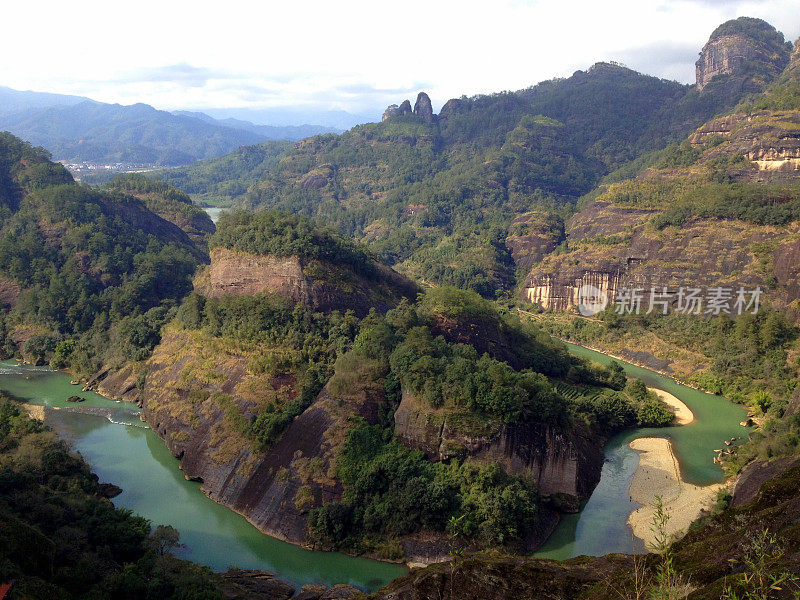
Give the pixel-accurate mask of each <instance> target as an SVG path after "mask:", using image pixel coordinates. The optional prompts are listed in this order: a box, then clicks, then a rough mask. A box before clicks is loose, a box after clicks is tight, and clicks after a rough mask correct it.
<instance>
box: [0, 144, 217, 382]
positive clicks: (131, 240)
mask: <svg viewBox="0 0 800 600" xmlns="http://www.w3.org/2000/svg"><path fill="white" fill-rule="evenodd" d="M164 191H165V190H161V192H164ZM130 192H131V188H130V186H128V188H127V189H126V190H125V191H122V189H121V188H119V187H118V188H117V189H110V190H108V191H97V190H92V189H89V188H87V187H82V186H80V185H78V184H76V183H75V182H73V180H72V177H71V176H70V174H69V173H68V172H67V171H66V170H65V169H64V168H63V167H62V166H61V165H59V164H56V163H53V162H50V160H49V154H48V153H47V152H46V151H44V150H43V149H41V148H33V147H32V146H30V145H29V144H27V143H25V142H22V141H21V140H19V139H17V138H15V137H13V136H12V135H10V134H7V133H5V134H2V135H0V211H2V222H1V223H0V304H2V311H1V312H0V332H1V333H2V339H3V342H2V343H3V354H4V355H5V356H8V355H10V354H12V353H16V352H20V353H22V355H23V356H25V357H26V358H28V359H30V360H32V361H34V362H43V361H45V360H46V361H51V360H52V362H53V364H54V365H56V366H59V367H66V366H70V367H71V368H72V369H74V370H75V371H76V372H78V373H80V374H83V375H88V374H91V373H93V372H95V371H96V370H98V369H99V368H100V367H101V366H102V365H103V364H105V363H106V362H107V361H109V360H116V361H118V362H119V361H123V360H126V359H131V358H133V359H137V358H141V357H142V356H143V355H146V354H147V353H148V352H149V351H150V350H151V349H152V347H153V346H154V345H155V344H156V343H157V342H158V339H159V329H160V327H161V325H162V324H163V323H164V322H165V321H166V320H167V318H168V315H169V314H170V311H171V310H172V309H174V307H175V306H176V304H177V302H178V301H179V300H180V299H181V298H182V297H183V296H184V295H185V294H187V293H188V292H189V291H190V290H191V276H192V274H193V273H194V270H195V267H196V266H197V265H198V264H199V263H201V262H204V261H207V260H208V259H207V256H206V254H205V253H204V252H203V251H202V250H200V249H198V247H197V246H195V244H194V243H193V242H192V240H191V239H190V237H189V236H188V235H187V234H186V233H185V232H184V231H183V230H181V229H180V228H179V227H178V226H176V225H174V224H173V223H171V222H170V221H168V220H165V219H164V218H162V217H160V216H158V215H157V214H156V213H155V212H152V211H150V210H149V209H148V208H147V206H146V205H145V202H143V201H142V200H139V199H138V198H136V197H134V196H133V195H131V193H130ZM167 196H171V197H172V200H170V199H168V198H165V197H164V196H162V197H161V199H160V200H159V199H157V198H155V197H150V198H149V199H148V200H147V202H148V203H149V204H150V205H151V206H153V207H154V208H155V209H156V210H158V211H159V212H162V213H164V214H165V215H166V214H167V213H171V212H173V211H174V208H173V207H174V202H176V200H175V199H176V198H177V202H178V204H180V205H181V206H184V205H185V206H186V209H185V210H187V211H191V208H190V207H189V206H188V205H186V204H185V203H186V198H185V197H183V196H181V194H180V193H179V192H177V191H173V193H171V194H169V193H167ZM181 200H183V202H181ZM170 203H173V204H170ZM202 218H203V219H205V220H206V221H208V218H207V217H206V216H205V215H202ZM208 224H209V225H211V224H210V222H209V223H208ZM211 227H213V225H212V226H211Z"/></svg>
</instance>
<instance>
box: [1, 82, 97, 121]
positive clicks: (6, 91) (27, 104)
mask: <svg viewBox="0 0 800 600" xmlns="http://www.w3.org/2000/svg"><path fill="white" fill-rule="evenodd" d="M87 100H89V98H84V97H83V96H67V95H65V94H48V93H44V92H23V91H20V90H12V89H11V88H8V87H4V86H0V118H2V117H4V116H6V115H12V114H14V113H19V112H22V111H26V110H31V109H34V108H45V107H49V106H70V105H73V104H78V103H79V102H85V101H87Z"/></svg>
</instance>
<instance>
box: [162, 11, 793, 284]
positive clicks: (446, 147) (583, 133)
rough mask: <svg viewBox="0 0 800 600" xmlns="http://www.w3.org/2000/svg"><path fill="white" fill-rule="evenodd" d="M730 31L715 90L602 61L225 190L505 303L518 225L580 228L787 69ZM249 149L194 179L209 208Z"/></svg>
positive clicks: (323, 139)
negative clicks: (634, 169)
mask: <svg viewBox="0 0 800 600" xmlns="http://www.w3.org/2000/svg"><path fill="white" fill-rule="evenodd" d="M726 27H727V29H722V30H720V31H719V32H716V33H715V36H716V37H713V36H712V39H711V40H710V41H709V44H708V45H707V46H706V52H705V54H704V56H705V57H706V58H705V59H703V60H706V61H707V62H708V64H709V65H713V69H712V68H711V67H710V66H709V67H707V66H704V65H705V63H703V64H702V65H700V64H699V66H698V70H699V73H700V75H699V77H700V80H701V81H702V82H703V83H704V85H702V86H701V85H698V86H692V87H690V86H684V85H680V84H678V83H675V82H670V81H665V80H660V79H657V78H654V77H649V76H647V75H643V74H640V73H636V72H634V71H631V70H629V69H626V68H625V67H622V66H620V65H616V64H609V63H598V64H596V65H594V66H593V67H592V68H590V69H588V70H587V71H585V72H584V71H578V72H576V73H575V74H574V75H572V76H571V77H569V78H566V79H558V80H552V81H547V82H543V83H540V84H538V85H536V86H533V87H531V88H528V89H525V90H521V91H518V92H513V93H511V92H506V93H501V94H493V95H487V96H478V97H473V98H460V99H453V100H450V101H448V102H447V103H446V104H445V105H444V106H443V107H442V109H441V111H440V113H439V114H438V115H435V114H433V112H432V110H431V107H430V100H429V99H428V98H427V96H426V95H425V94H424V93H422V94H420V96H419V98H418V99H417V102H416V105H415V106H414V107H412V106H411V103H410V102H408V101H406V102H404V103H403V104H401V105H400V106H393V107H390V108H389V109H387V112H386V113H385V114H384V119H383V121H382V122H381V123H372V124H366V125H360V126H357V127H355V128H353V129H352V130H350V131H348V132H346V133H344V134H342V135H339V136H336V135H326V136H317V137H314V138H309V139H306V140H303V141H302V142H300V143H298V144H297V145H296V147H295V148H294V149H292V150H289V151H288V152H287V153H286V155H285V156H281V157H279V159H278V160H277V163H275V162H273V163H270V164H266V163H265V164H262V165H258V166H257V167H255V168H254V169H253V170H250V169H249V168H248V167H244V168H242V169H241V170H242V171H245V173H244V174H243V176H242V177H235V178H233V180H232V181H230V182H225V184H224V185H225V186H226V189H227V190H230V191H229V192H228V193H226V194H225V199H226V200H228V199H233V200H234V201H236V202H237V203H238V204H239V205H241V206H243V207H245V208H247V209H251V210H259V209H267V208H278V209H281V210H285V211H289V212H293V213H298V214H302V215H305V216H309V217H315V218H318V219H320V220H323V221H325V222H327V223H331V224H334V225H336V226H337V227H338V228H339V229H340V230H341V231H342V232H343V233H345V234H346V235H351V236H354V237H356V238H357V239H359V240H362V241H363V242H365V243H366V244H367V245H368V246H369V247H370V248H371V249H372V250H373V251H374V252H375V253H376V254H377V255H378V256H379V257H381V259H382V260H384V261H385V262H387V263H389V264H392V265H395V266H396V268H398V269H399V270H400V271H401V272H403V273H405V274H407V275H408V276H411V277H412V278H415V279H417V280H424V281H427V282H431V283H435V284H450V285H457V286H459V287H466V288H470V289H474V290H476V291H478V292H479V293H481V294H482V295H484V296H486V297H495V296H496V295H497V294H500V293H503V291H508V290H510V289H513V287H514V285H515V283H516V274H515V269H516V266H517V265H516V264H515V258H516V257H514V256H513V253H511V252H509V249H508V246H507V244H506V238H507V237H508V233H509V227H510V226H511V224H512V221H514V219H517V218H521V215H525V214H527V213H531V212H532V211H545V212H550V213H554V214H555V215H556V216H557V217H559V216H560V217H562V218H564V217H568V216H569V215H570V214H571V212H572V211H574V209H575V207H576V205H577V202H578V199H579V198H581V197H582V196H584V195H585V194H587V193H589V192H591V191H592V190H593V189H595V187H596V186H597V185H598V183H599V182H600V181H601V179H602V178H603V177H604V176H606V175H608V174H609V173H611V172H614V171H617V170H618V169H620V168H622V167H623V166H625V165H628V164H629V163H630V161H632V160H633V159H635V158H637V157H640V156H642V155H645V154H647V153H649V152H653V151H656V150H659V149H661V148H663V147H665V146H667V145H668V144H669V143H671V142H675V141H678V140H680V139H682V138H683V137H684V136H685V135H687V134H688V133H690V132H691V131H692V130H694V129H695V128H696V127H697V126H699V125H700V124H702V123H703V122H704V121H706V120H707V119H709V118H710V117H712V116H713V115H715V114H717V113H719V112H721V111H724V110H727V109H730V108H731V107H733V106H734V105H736V104H737V103H738V102H740V101H741V100H742V99H743V98H745V97H746V96H747V94H748V93H750V92H752V91H757V90H758V89H761V88H759V85H760V86H761V87H762V88H763V85H764V84H766V82H767V81H770V80H771V79H770V78H774V77H775V76H776V75H777V74H778V73H780V72H781V71H782V69H783V67H785V65H786V63H787V62H788V58H789V57H788V47H787V45H786V44H784V43H783V38H782V35H781V34H780V33H778V32H777V31H775V29H774V28H773V27H771V26H770V25H768V24H766V23H763V22H760V21H759V22H758V23H751V22H750V21H746V22H745V21H741V22H740V21H736V22H733V24H730V25H727V26H726ZM723 34H724V35H723ZM723 38H724V39H725V40H733V41H737V40H738V42H739V46H735V45H734V46H735V47H737V48H739V50H741V52H744V54H745V55H747V56H748V60H749V62H747V64H746V65H744V64H742V63H741V61H739V62H737V61H736V60H733V59H730V60H728V58H726V57H727V54H725V53H726V52H727V50H726V49H725V48H723V47H718V46H719V43H721V42H719V40H721V39H723ZM718 42H719V43H718ZM714 53H716V54H714ZM712 55H713V56H718V57H719V60H718V61H716V62H715V60H716V59H714V58H713V56H712ZM737 56H738V54H737ZM744 71H747V73H746V74H745V73H744ZM743 77H744V78H745V79H747V81H749V82H751V83H749V84H747V85H745V84H743V83H742V81H743V79H742V78H743ZM734 79H735V80H736V81H738V82H739V83H738V84H736V85H733V84H731V83H730V82H731V81H733V80H734ZM241 152H242V151H240V155H239V156H231V157H225V158H224V159H220V162H219V163H214V162H213V161H212V162H210V163H206V164H205V165H203V167H202V168H200V172H198V171H195V172H194V173H191V174H190V173H189V172H188V171H184V173H185V174H186V176H187V177H184V175H181V179H182V180H183V183H185V184H187V185H189V186H191V189H192V190H193V193H199V194H205V195H203V196H201V197H209V196H208V195H209V194H213V193H214V192H213V189H214V186H219V185H220V184H221V183H220V181H219V178H215V179H212V180H210V181H209V180H207V179H206V181H207V183H201V182H202V181H203V179H204V178H203V175H202V173H204V172H209V171H214V170H220V171H221V167H222V165H223V164H231V163H233V164H236V163H237V162H244V161H245V160H246V157H245V155H244V154H241ZM223 161H224V162H223ZM215 164H217V165H219V166H215ZM249 164H252V163H249ZM258 170H261V173H258ZM257 174H258V175H259V180H258V181H256V182H253V178H254V176H255V175H257ZM171 181H173V182H175V183H180V182H179V181H178V180H177V179H172V180H171ZM246 186H247V187H248V189H247V191H246V192H243V191H242V189H243V188H244V187H246ZM517 229H519V228H518V227H517ZM559 241H560V240H557V241H556V243H558V242H559Z"/></svg>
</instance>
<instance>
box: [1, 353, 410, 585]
mask: <svg viewBox="0 0 800 600" xmlns="http://www.w3.org/2000/svg"><path fill="white" fill-rule="evenodd" d="M0 389H2V390H3V391H5V392H8V393H9V394H12V395H14V396H16V397H18V398H21V399H23V400H25V401H26V402H29V403H31V404H39V405H45V406H52V407H63V408H65V409H64V410H54V411H48V416H47V423H48V425H51V426H52V427H53V428H54V429H55V430H56V431H57V432H58V433H59V434H60V435H62V436H63V437H66V438H67V439H69V440H70V441H71V442H72V443H73V445H74V447H75V449H76V450H78V451H79V452H80V453H81V454H82V455H83V457H84V458H85V459H86V461H87V462H88V463H89V464H90V465H91V467H92V470H93V471H94V472H95V473H97V475H98V476H99V477H100V481H103V482H111V483H114V484H116V485H118V486H120V487H121V488H122V489H123V492H122V494H120V495H119V496H117V497H116V498H114V504H115V505H116V506H119V507H123V508H129V509H131V510H132V511H133V512H135V513H137V514H139V515H141V516H143V517H146V518H148V519H150V520H151V521H152V522H153V523H154V524H157V525H158V524H166V525H172V526H173V527H175V528H177V529H178V530H179V531H180V533H181V542H182V543H183V544H185V545H186V547H185V548H184V549H182V550H181V551H180V552H179V553H178V554H179V556H181V557H182V558H186V559H189V560H193V561H196V562H199V563H203V564H205V565H208V566H209V567H211V568H212V569H214V570H216V571H222V570H225V569H227V568H228V567H230V566H237V567H241V568H244V569H267V570H269V571H272V572H274V573H277V574H279V575H280V577H281V578H282V579H285V580H287V581H289V582H290V583H292V584H293V585H295V586H300V585H303V584H306V583H324V584H326V585H333V584H335V583H349V584H352V585H355V586H357V587H360V588H362V589H366V590H374V589H376V588H378V587H380V586H381V585H384V584H386V583H388V582H389V581H391V580H392V579H395V578H396V577H399V576H400V575H402V574H404V573H405V572H406V571H407V569H406V568H405V567H402V566H400V565H395V564H389V563H383V562H378V561H373V560H368V559H365V558H356V557H352V556H347V555H345V554H340V553H336V552H311V551H309V550H303V549H302V548H299V547H297V546H294V545H292V544H288V543H286V542H282V541H280V540H276V539H274V538H271V537H268V536H266V535H264V534H262V533H261V532H260V531H258V530H257V529H256V528H255V527H253V526H252V525H250V523H248V522H247V521H246V520H245V519H244V517H241V516H240V515H238V514H236V513H235V512H233V511H231V510H229V509H228V508H225V507H224V506H222V505H220V504H217V503H216V502H214V501H213V500H210V499H209V498H207V497H206V496H205V495H203V493H202V492H201V491H200V484H198V483H194V482H191V481H187V480H186V479H184V477H183V472H182V471H181V470H180V469H179V468H178V461H177V460H176V459H175V458H174V457H173V456H172V455H171V454H170V452H169V450H167V447H166V445H165V444H164V442H163V441H162V440H161V439H160V438H159V437H158V436H157V435H156V434H155V433H154V432H153V431H152V430H151V429H150V428H149V427H148V426H147V425H146V424H145V423H143V422H142V421H140V420H139V410H138V408H137V407H136V406H135V405H132V404H129V403H126V402H115V401H113V400H109V399H108V398H104V397H103V396H100V395H99V394H95V393H93V392H81V391H80V387H78V386H74V385H71V384H70V382H69V376H67V375H65V374H64V373H59V372H56V371H53V370H52V369H49V368H47V367H32V366H29V365H21V364H18V363H16V362H14V361H5V362H0ZM72 395H77V396H81V397H82V398H85V401H84V402H81V403H80V404H77V405H76V404H72V403H68V402H66V401H65V399H66V398H67V397H69V396H72Z"/></svg>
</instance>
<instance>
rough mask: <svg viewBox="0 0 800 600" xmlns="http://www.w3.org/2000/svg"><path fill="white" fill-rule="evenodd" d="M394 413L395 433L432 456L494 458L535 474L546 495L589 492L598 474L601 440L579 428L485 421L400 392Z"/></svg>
mask: <svg viewBox="0 0 800 600" xmlns="http://www.w3.org/2000/svg"><path fill="white" fill-rule="evenodd" d="M394 419H395V434H396V435H397V437H398V438H399V439H400V440H401V441H402V442H403V443H404V444H406V445H407V446H409V447H411V448H417V449H419V450H422V451H423V452H425V454H427V455H428V457H429V458H431V459H432V460H448V459H451V458H460V459H462V460H463V459H465V458H469V459H471V460H474V461H477V462H482V463H491V462H496V463H498V464H499V465H501V466H502V467H503V469H504V470H505V471H506V472H508V473H511V474H514V475H527V476H530V477H533V478H534V479H535V480H536V481H537V483H538V485H539V488H540V490H541V492H542V494H544V495H551V494H567V495H570V496H574V497H576V498H587V497H588V496H589V495H590V494H591V492H592V490H593V489H594V487H595V486H596V485H597V482H598V481H599V479H600V470H601V468H602V465H603V449H602V448H603V440H601V439H598V438H597V437H596V436H595V437H592V436H589V435H587V434H582V433H581V432H579V431H575V432H567V431H565V430H564V429H561V428H557V427H553V426H548V425H543V424H540V423H511V424H509V423H502V422H499V421H497V422H491V421H486V420H485V419H477V418H476V417H475V416H474V415H473V414H470V413H455V412H450V411H444V410H437V409H433V408H431V407H430V406H428V405H426V403H424V402H422V401H420V400H418V399H416V398H415V397H414V396H412V395H411V394H404V395H403V399H402V401H401V402H400V406H399V407H398V408H397V411H396V412H395V415H394ZM576 504H577V502H576Z"/></svg>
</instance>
